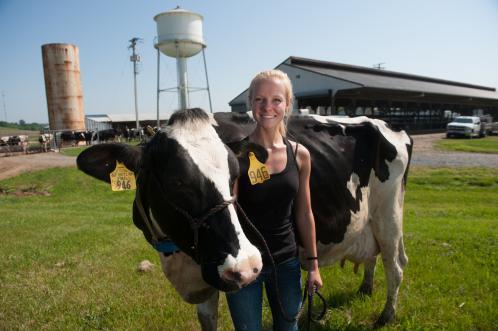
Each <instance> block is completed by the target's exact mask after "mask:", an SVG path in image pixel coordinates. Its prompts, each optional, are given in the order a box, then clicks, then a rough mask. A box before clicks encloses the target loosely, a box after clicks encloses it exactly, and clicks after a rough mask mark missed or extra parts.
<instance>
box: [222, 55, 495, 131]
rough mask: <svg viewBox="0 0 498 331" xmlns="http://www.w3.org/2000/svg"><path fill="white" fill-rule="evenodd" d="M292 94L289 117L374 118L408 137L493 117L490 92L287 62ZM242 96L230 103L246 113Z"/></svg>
mask: <svg viewBox="0 0 498 331" xmlns="http://www.w3.org/2000/svg"><path fill="white" fill-rule="evenodd" d="M276 69H280V70H282V71H284V72H286V73H287V74H288V75H289V78H290V79H291V81H292V84H293V88H294V96H295V100H294V111H298V110H301V109H307V111H309V113H311V114H320V115H349V116H360V115H366V116H369V117H374V118H379V119H382V120H385V121H386V122H388V123H390V124H391V126H393V127H398V128H403V129H406V130H408V131H412V132H413V131H425V130H438V129H439V130H440V129H444V128H445V127H446V124H447V123H448V122H449V121H450V119H451V118H452V116H455V115H456V114H461V115H483V114H491V115H492V116H493V117H494V118H497V117H498V93H497V92H496V89H495V88H493V87H486V86H478V85H473V84H467V83H460V82H453V81H448V80H444V79H438V78H431V77H423V76H418V75H412V74H406V73H400V72H393V71H387V70H381V69H373V68H367V67H360V66H353V65H348V64H340V63H334V62H326V61H318V60H312V59H306V58H300V57H294V56H291V57H289V58H287V59H286V60H285V61H284V62H282V63H281V64H279V65H278V66H277V67H276ZM247 93H248V90H247V89H246V90H245V91H244V92H242V93H241V94H239V95H238V96H237V97H236V98H234V99H233V100H232V101H230V102H229V105H230V106H231V109H232V111H237V112H245V111H247V110H248V109H249V107H248V105H247Z"/></svg>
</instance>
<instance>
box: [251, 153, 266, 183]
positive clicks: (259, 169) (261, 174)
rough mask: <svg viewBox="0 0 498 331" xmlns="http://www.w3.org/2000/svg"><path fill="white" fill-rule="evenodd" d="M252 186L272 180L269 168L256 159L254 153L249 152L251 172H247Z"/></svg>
mask: <svg viewBox="0 0 498 331" xmlns="http://www.w3.org/2000/svg"><path fill="white" fill-rule="evenodd" d="M247 175H248V176H249V180H250V181H251V185H256V184H258V183H263V182H265V181H267V180H268V179H270V172H269V171H268V168H267V167H266V166H265V165H264V164H263V163H261V162H259V160H258V159H257V158H256V155H254V153H253V152H249V170H248V171H247Z"/></svg>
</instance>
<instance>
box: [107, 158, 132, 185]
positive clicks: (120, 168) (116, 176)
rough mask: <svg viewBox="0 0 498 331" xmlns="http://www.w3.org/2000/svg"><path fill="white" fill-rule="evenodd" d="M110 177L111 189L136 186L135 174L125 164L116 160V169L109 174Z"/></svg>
mask: <svg viewBox="0 0 498 331" xmlns="http://www.w3.org/2000/svg"><path fill="white" fill-rule="evenodd" d="M109 177H110V178H111V189H112V190H113V191H125V190H134V189H136V188H137V185H136V183H135V174H134V173H133V171H131V170H129V169H128V168H126V166H125V165H124V164H123V163H121V162H119V161H116V169H114V171H113V172H111V174H110V175H109Z"/></svg>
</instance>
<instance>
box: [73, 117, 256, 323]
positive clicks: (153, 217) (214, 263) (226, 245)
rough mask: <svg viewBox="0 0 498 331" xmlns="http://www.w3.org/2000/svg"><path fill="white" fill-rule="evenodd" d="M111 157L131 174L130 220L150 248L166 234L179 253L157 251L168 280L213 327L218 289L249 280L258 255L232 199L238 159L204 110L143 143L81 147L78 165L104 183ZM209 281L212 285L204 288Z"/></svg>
mask: <svg viewBox="0 0 498 331" xmlns="http://www.w3.org/2000/svg"><path fill="white" fill-rule="evenodd" d="M116 161H120V162H122V163H124V165H125V166H126V167H127V168H128V169H131V170H132V171H134V172H135V174H136V177H137V191H136V197H135V201H134V204H133V222H134V223H135V225H136V226H137V227H138V228H139V229H140V230H142V231H143V233H144V236H145V238H146V239H147V240H148V241H149V243H151V245H153V246H154V247H156V248H158V249H159V250H162V248H164V247H165V246H168V245H169V243H168V241H166V240H165V239H166V237H167V238H169V239H171V240H172V241H173V242H174V243H175V244H176V246H178V248H179V249H180V250H181V252H179V253H173V254H172V252H168V253H161V254H160V258H161V263H162V265H163V270H164V273H165V275H166V277H167V278H168V279H169V280H170V281H171V282H172V284H173V285H174V287H175V289H176V290H178V292H179V293H180V295H181V296H182V297H183V298H184V299H185V300H186V301H187V302H190V303H196V304H199V305H198V315H199V319H200V321H201V325H202V327H203V329H205V330H215V329H216V322H217V320H216V318H217V305H218V291H217V290H216V289H219V290H223V291H233V290H237V289H239V288H241V287H242V286H244V285H247V284H248V283H250V282H252V281H253V280H254V279H255V278H256V277H257V276H258V274H259V273H260V271H261V268H262V260H261V254H260V252H259V250H258V249H257V248H256V247H255V246H253V245H252V244H251V243H250V242H249V240H248V239H247V238H246V236H245V235H244V232H243V231H242V228H241V225H240V223H239V220H238V216H237V213H236V211H235V208H234V206H233V204H232V202H233V197H232V190H231V187H232V185H233V181H234V179H235V178H236V177H237V176H238V173H239V171H238V170H239V168H238V162H237V159H236V158H235V156H234V154H233V153H232V152H231V150H230V149H228V148H227V147H226V146H225V145H224V144H223V143H222V141H221V140H220V138H219V137H218V135H217V133H216V131H215V130H214V128H213V127H212V125H211V122H210V119H209V117H208V115H207V114H206V113H204V112H203V111H202V110H200V109H190V110H184V111H180V112H177V113H175V114H174V115H173V116H171V118H170V122H169V125H168V127H167V128H166V130H165V131H164V132H161V133H158V134H156V135H155V136H154V138H153V139H152V140H151V141H150V142H149V143H148V144H147V145H146V146H145V147H143V148H140V147H132V146H129V145H124V144H102V145H95V146H92V147H90V148H88V149H86V150H85V151H84V152H83V153H81V154H80V155H79V157H78V159H77V164H78V167H79V169H81V170H82V171H84V172H85V173H87V174H90V175H92V176H94V177H96V178H98V179H101V180H105V181H109V174H110V172H112V171H113V170H114V168H115V166H116ZM208 284H209V285H208Z"/></svg>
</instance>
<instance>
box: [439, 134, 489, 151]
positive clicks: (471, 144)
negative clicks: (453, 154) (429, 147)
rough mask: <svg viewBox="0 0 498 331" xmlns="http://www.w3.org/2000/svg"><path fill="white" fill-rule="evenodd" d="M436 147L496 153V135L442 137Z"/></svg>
mask: <svg viewBox="0 0 498 331" xmlns="http://www.w3.org/2000/svg"><path fill="white" fill-rule="evenodd" d="M436 147H437V148H439V149H443V150H449V151H458V152H473V153H491V154H498V136H488V137H484V138H476V139H463V138H462V139H448V138H447V139H442V140H439V141H437V142H436Z"/></svg>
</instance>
